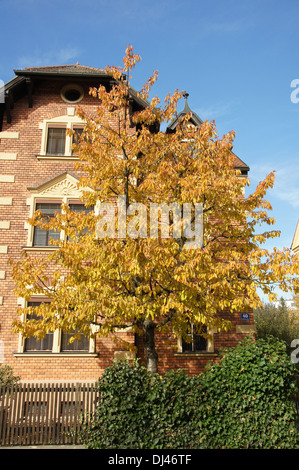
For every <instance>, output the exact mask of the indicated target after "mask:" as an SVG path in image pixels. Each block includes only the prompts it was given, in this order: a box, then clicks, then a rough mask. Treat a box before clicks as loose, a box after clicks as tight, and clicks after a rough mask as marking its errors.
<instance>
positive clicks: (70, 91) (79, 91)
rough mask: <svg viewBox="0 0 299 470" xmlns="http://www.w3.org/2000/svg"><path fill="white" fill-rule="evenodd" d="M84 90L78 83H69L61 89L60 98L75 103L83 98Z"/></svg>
mask: <svg viewBox="0 0 299 470" xmlns="http://www.w3.org/2000/svg"><path fill="white" fill-rule="evenodd" d="M83 96H84V91H83V88H82V87H81V86H80V85H77V84H75V83H70V84H68V85H65V86H64V87H63V88H62V90H61V98H62V99H63V101H65V102H66V103H70V104H75V103H79V101H81V100H82V99H83Z"/></svg>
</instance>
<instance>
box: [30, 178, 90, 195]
mask: <svg viewBox="0 0 299 470" xmlns="http://www.w3.org/2000/svg"><path fill="white" fill-rule="evenodd" d="M27 189H28V191H29V192H30V193H31V194H32V196H42V197H47V196H49V197H63V196H67V197H68V198H74V199H80V198H81V197H82V189H81V188H79V179H78V178H76V177H75V176H73V175H71V174H70V173H68V172H65V173H62V174H61V175H59V176H56V177H55V178H53V179H51V180H48V181H46V182H44V183H42V184H41V185H39V186H36V187H34V188H32V187H31V188H27ZM85 190H90V191H91V188H85Z"/></svg>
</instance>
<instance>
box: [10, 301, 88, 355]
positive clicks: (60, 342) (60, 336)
mask: <svg viewBox="0 0 299 470" xmlns="http://www.w3.org/2000/svg"><path fill="white" fill-rule="evenodd" d="M42 302H49V300H44V301H43V300H34V299H32V300H31V301H30V302H28V303H27V306H28V307H37V306H39V305H40V304H41V303H42ZM23 305H24V306H25V305H26V303H25V301H24V304H23ZM38 318H40V317H39V316H38V315H37V314H36V313H31V314H27V319H30V320H31V319H33V320H35V319H38ZM75 333H76V330H71V331H70V332H63V331H61V330H59V329H57V330H55V331H54V332H52V331H51V332H49V333H47V334H46V335H45V337H44V338H42V339H39V340H37V339H36V338H35V337H34V336H31V337H29V338H24V337H22V335H20V343H19V352H20V353H23V352H26V353H32V354H36V353H49V354H55V353H56V354H60V353H64V354H67V353H69V354H73V353H77V354H78V353H82V354H88V353H90V352H94V350H95V341H94V339H93V337H91V338H89V337H87V336H84V335H83V334H82V333H79V334H80V339H75V340H74V341H72V342H70V341H69V340H70V338H71V337H72V336H73V335H74V334H75Z"/></svg>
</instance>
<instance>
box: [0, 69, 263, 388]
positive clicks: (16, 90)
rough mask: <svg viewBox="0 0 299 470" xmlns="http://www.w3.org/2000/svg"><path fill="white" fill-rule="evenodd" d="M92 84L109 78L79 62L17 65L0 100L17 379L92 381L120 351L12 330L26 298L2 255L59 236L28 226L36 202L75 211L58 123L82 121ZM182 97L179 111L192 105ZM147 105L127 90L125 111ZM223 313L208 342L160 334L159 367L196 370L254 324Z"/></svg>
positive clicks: (40, 250)
mask: <svg viewBox="0 0 299 470" xmlns="http://www.w3.org/2000/svg"><path fill="white" fill-rule="evenodd" d="M99 84H103V85H105V86H106V87H107V88H109V87H111V84H112V83H111V78H110V77H109V76H108V75H107V74H106V73H105V72H104V71H103V70H101V69H95V68H91V67H85V66H81V65H78V64H77V65H65V66H51V67H38V68H28V69H25V70H16V71H15V77H14V78H13V79H12V80H10V81H9V82H8V83H7V84H6V85H5V87H4V94H3V96H4V99H3V100H1V102H0V167H1V169H0V210H1V217H0V238H1V240H0V263H1V266H0V345H1V351H0V362H4V363H5V364H9V365H10V366H12V367H13V370H14V372H15V374H16V375H20V376H21V380H22V381H32V382H34V381H40V382H42V381H65V382H66V381H77V382H80V381H94V380H97V379H98V377H99V376H100V375H101V374H102V373H103V371H104V369H105V368H106V367H107V366H109V365H111V364H112V363H113V359H114V358H120V357H123V356H126V352H125V351H121V350H120V347H119V346H117V345H115V344H114V343H113V342H112V341H110V340H109V339H107V338H105V339H103V338H97V339H96V340H89V339H88V338H87V339H86V340H81V341H78V340H76V341H75V342H74V343H72V344H71V345H70V344H69V343H68V341H67V340H68V335H67V334H64V333H62V332H60V331H57V332H56V331H55V332H54V333H51V334H48V335H46V337H45V338H44V339H43V340H41V341H39V342H37V341H36V340H35V339H34V338H29V339H24V338H23V337H22V336H21V335H16V334H14V333H13V332H12V328H11V323H12V320H13V318H14V317H15V315H16V309H17V307H18V306H26V303H25V300H24V299H21V298H17V297H16V296H15V295H14V293H13V290H14V287H15V286H14V282H13V280H12V277H11V271H10V270H11V268H10V265H9V264H8V260H9V258H11V259H13V260H17V259H20V257H21V254H22V252H23V251H25V252H27V253H28V254H30V255H31V256H43V255H45V254H47V253H48V252H49V251H51V250H53V249H55V248H54V247H51V246H49V243H48V242H49V236H52V237H54V236H59V234H58V235H57V234H49V233H48V232H45V231H43V232H42V231H39V230H37V229H34V228H33V227H31V226H30V225H29V224H28V223H27V220H28V218H29V217H31V216H32V215H33V214H34V211H35V210H36V209H40V210H42V211H43V212H44V213H45V214H48V215H49V216H51V214H53V213H54V211H55V210H59V207H60V204H61V202H67V203H69V204H70V205H72V207H73V209H74V210H82V203H81V202H80V192H79V190H78V188H77V182H78V178H79V176H80V175H79V173H78V172H76V171H75V170H74V162H75V161H76V156H75V155H73V154H72V139H71V137H69V136H68V135H66V132H65V129H66V128H71V129H74V130H75V131H76V132H78V133H79V132H80V129H82V128H83V126H84V122H82V121H81V120H80V119H79V118H78V116H76V107H77V106H78V105H79V104H80V107H82V108H83V109H84V110H85V111H87V112H90V113H92V112H94V111H95V110H96V109H97V106H98V102H97V100H95V99H94V98H93V97H91V96H90V95H89V93H88V91H89V87H91V86H99ZM185 98H186V102H185V108H184V110H183V111H182V112H181V113H180V115H182V114H184V113H187V112H192V111H191V109H190V108H189V105H188V102H187V96H186V97H185ZM146 105H147V103H146V102H145V101H143V100H141V99H139V98H137V96H136V94H135V93H134V90H132V95H131V101H130V112H132V113H133V112H134V111H136V110H139V109H142V108H143V107H144V106H146ZM180 115H179V116H178V118H179V117H180ZM191 122H192V123H193V124H194V125H196V126H199V125H200V124H201V122H202V121H201V120H200V118H199V117H198V116H197V115H196V114H195V113H193V112H192V118H191ZM175 127H176V121H174V122H172V123H171V124H170V126H169V127H168V129H167V132H175ZM236 167H237V168H239V169H240V170H241V173H242V175H244V176H245V175H246V174H247V172H248V170H249V168H248V166H247V165H246V164H245V163H243V162H242V161H241V160H240V159H239V158H238V157H236ZM41 301H45V299H42V298H40V297H33V298H32V299H31V300H30V304H31V305H34V304H35V303H37V302H41ZM230 319H231V321H232V324H233V328H234V329H233V331H232V332H230V333H218V332H217V331H213V332H210V333H212V335H213V336H212V339H210V340H209V341H204V340H202V338H199V337H197V336H196V335H194V336H193V337H192V343H191V345H188V346H186V345H184V344H182V342H179V344H178V348H177V352H174V350H173V348H171V347H169V346H167V343H166V342H165V339H166V338H164V337H163V335H160V336H159V337H158V338H157V340H156V343H157V350H158V354H159V372H162V373H163V372H164V371H165V370H167V369H169V368H174V369H176V368H186V369H187V370H188V371H189V372H190V373H198V372H200V371H202V370H203V368H204V366H205V365H206V364H207V362H208V361H210V360H211V359H213V360H217V357H218V354H217V351H218V350H219V348H222V347H228V346H234V345H236V344H237V343H238V342H239V341H240V340H241V339H243V337H244V336H245V335H247V334H248V333H249V332H251V331H252V330H253V328H254V324H253V315H252V312H246V313H244V312H243V313H236V314H235V315H233V316H231V317H230ZM120 335H122V336H123V337H125V338H126V339H127V340H129V341H131V342H132V343H135V344H136V345H137V349H138V352H137V356H139V357H141V358H142V351H143V348H142V338H136V337H135V335H134V334H133V333H131V332H130V331H124V332H123V333H120ZM167 339H169V338H167ZM1 356H2V358H1Z"/></svg>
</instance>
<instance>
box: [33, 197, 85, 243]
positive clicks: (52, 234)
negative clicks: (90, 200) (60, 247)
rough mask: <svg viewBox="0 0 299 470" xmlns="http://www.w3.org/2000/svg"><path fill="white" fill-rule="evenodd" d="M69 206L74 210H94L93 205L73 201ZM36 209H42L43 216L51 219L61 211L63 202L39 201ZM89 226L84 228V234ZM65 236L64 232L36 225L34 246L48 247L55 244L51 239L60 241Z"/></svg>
mask: <svg viewBox="0 0 299 470" xmlns="http://www.w3.org/2000/svg"><path fill="white" fill-rule="evenodd" d="M69 208H70V210H71V211H73V212H86V213H88V212H91V211H93V210H94V208H93V206H90V207H86V206H85V204H82V203H79V202H76V201H72V202H70V203H69ZM35 210H36V211H41V212H42V214H43V217H44V218H45V219H46V220H49V219H50V218H52V217H54V216H55V213H56V212H61V203H59V202H55V203H54V202H53V203H51V202H37V203H36V205H35ZM87 230H88V228H87V227H86V228H85V229H84V230H83V234H85V233H86V232H87ZM63 237H64V235H63V233H60V232H58V231H55V230H44V229H42V228H41V227H34V232H33V242H32V246H34V247H39V246H40V247H47V246H53V245H52V244H50V240H51V239H52V240H55V241H58V240H60V239H62V238H63ZM67 239H68V240H72V238H70V237H68V238H67Z"/></svg>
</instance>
